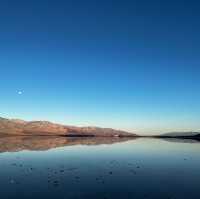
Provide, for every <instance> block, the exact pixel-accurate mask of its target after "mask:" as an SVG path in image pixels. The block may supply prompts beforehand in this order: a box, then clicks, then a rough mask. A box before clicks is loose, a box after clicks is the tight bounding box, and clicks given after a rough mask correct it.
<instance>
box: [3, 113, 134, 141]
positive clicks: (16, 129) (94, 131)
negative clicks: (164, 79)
mask: <svg viewBox="0 0 200 199" xmlns="http://www.w3.org/2000/svg"><path fill="white" fill-rule="evenodd" d="M11 135H12V136H16V135H21V136H27V135H37V136H39V135H40V136H44V135H46V136H50V135H55V136H69V137H76V136H77V137H81V136H82V137H136V136H137V135H136V134H133V133H128V132H125V131H121V130H115V129H112V128H100V127H90V126H89V127H76V126H67V125H61V124H55V123H52V122H48V121H30V122H28V121H24V120H19V119H5V118H2V117H0V136H11Z"/></svg>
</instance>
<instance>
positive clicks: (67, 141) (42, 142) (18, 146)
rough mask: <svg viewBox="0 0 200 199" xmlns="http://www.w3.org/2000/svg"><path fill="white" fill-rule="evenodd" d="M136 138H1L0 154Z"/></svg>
mask: <svg viewBox="0 0 200 199" xmlns="http://www.w3.org/2000/svg"><path fill="white" fill-rule="evenodd" d="M130 139H131V140H133V139H136V138H117V137H116V138H115V137H113V138H112V137H111V138H106V137H102V138H97V137H80V138H78V137H55V136H10V137H0V152H16V151H22V150H31V151H43V150H48V149H52V148H57V147H63V146H73V145H100V144H114V143H118V142H124V141H128V140H130Z"/></svg>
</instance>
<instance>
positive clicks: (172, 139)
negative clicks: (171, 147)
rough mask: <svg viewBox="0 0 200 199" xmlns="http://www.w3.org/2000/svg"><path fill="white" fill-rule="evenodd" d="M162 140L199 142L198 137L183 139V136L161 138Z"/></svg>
mask: <svg viewBox="0 0 200 199" xmlns="http://www.w3.org/2000/svg"><path fill="white" fill-rule="evenodd" d="M161 139H162V140H165V141H168V142H176V143H200V140H199V139H191V138H190V139H184V138H161Z"/></svg>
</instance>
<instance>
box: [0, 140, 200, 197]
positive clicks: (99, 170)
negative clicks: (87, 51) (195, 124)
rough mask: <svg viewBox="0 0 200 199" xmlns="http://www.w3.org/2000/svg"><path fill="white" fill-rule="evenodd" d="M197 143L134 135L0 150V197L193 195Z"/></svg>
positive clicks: (197, 178) (199, 161)
mask: <svg viewBox="0 0 200 199" xmlns="http://www.w3.org/2000/svg"><path fill="white" fill-rule="evenodd" d="M199 152H200V144H198V143H176V142H168V141H163V140H159V139H137V140H132V141H127V142H123V143H116V144H111V145H96V146H83V145H76V146H67V147H60V148H55V149H50V150H48V151H21V152H14V153H11V152H5V153H1V154H0V187H3V189H1V190H0V194H1V196H3V197H2V198H16V197H15V195H16V194H17V196H18V197H19V198H22V199H23V198H31V199H32V198H87V199H88V198H92V199H95V198H97V199H98V198H123V199H124V198H134V197H135V198H159V199H162V198H180V199H182V198H187V199H188V198H198V196H199V195H200V190H199V183H200V172H199V166H200V156H199Z"/></svg>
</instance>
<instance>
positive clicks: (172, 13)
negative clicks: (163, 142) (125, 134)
mask: <svg viewBox="0 0 200 199" xmlns="http://www.w3.org/2000/svg"><path fill="white" fill-rule="evenodd" d="M199 10H200V3H197V2H196V1H184V0H182V1H178V0H174V1H170V0H169V1H158V0H157V1H156V0H152V1H149V0H146V1H145V0H136V1H134V0H132V1H126V0H123V1H122V0H121V1H117V0H113V1H111V0H99V1H95V0H84V1H82V0H81V1H78V0H68V1H67V0H66V1H60V0H54V1H51V0H49V1H47V0H40V1H38V0H30V1H25V0H24V1H23V0H18V1H14V0H2V1H1V2H0V92H1V93H0V116H2V117H9V118H22V119H26V120H51V121H54V122H60V123H65V124H72V125H84V126H85V125H95V126H102V127H113V128H119V129H124V130H129V131H133V132H140V133H152V132H155V133H158V132H166V131H174V130H176V131H177V130H199V129H200V122H199V119H200V116H199V114H200V12H199ZM19 91H22V94H21V95H19V94H18V92H19Z"/></svg>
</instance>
